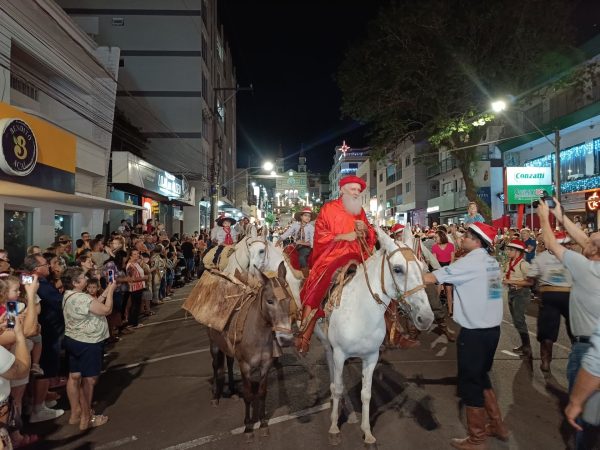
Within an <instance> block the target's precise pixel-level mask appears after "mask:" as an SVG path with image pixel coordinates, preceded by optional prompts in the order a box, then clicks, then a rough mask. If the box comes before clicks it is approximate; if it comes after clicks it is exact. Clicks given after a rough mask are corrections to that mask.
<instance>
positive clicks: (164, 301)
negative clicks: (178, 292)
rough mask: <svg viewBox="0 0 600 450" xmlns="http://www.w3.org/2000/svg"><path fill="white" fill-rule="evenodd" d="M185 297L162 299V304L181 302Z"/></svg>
mask: <svg viewBox="0 0 600 450" xmlns="http://www.w3.org/2000/svg"><path fill="white" fill-rule="evenodd" d="M186 298H187V297H181V298H172V299H170V300H163V304H165V303H174V302H182V301H183V300H185V299H186Z"/></svg>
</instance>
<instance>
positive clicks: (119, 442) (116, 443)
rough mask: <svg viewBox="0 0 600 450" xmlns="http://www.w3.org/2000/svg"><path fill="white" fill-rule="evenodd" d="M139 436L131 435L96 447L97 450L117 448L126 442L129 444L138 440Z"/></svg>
mask: <svg viewBox="0 0 600 450" xmlns="http://www.w3.org/2000/svg"><path fill="white" fill-rule="evenodd" d="M137 440H138V438H137V436H129V437H128V438H123V439H119V440H117V441H113V442H109V443H108V444H102V445H99V446H98V447H95V448H96V450H105V449H108V448H116V447H120V446H122V445H125V444H129V443H130V442H133V441H137Z"/></svg>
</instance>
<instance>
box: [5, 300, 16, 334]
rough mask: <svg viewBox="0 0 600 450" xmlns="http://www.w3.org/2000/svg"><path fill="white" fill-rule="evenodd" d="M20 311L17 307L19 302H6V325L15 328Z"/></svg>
mask: <svg viewBox="0 0 600 450" xmlns="http://www.w3.org/2000/svg"><path fill="white" fill-rule="evenodd" d="M18 314H19V311H18V309H17V302H6V327H7V328H14V327H15V322H16V320H17V315H18Z"/></svg>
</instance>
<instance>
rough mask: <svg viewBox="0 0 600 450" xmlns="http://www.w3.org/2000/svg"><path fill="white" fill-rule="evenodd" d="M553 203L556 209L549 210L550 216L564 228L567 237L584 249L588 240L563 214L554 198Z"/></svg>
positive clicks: (561, 208) (560, 206)
mask: <svg viewBox="0 0 600 450" xmlns="http://www.w3.org/2000/svg"><path fill="white" fill-rule="evenodd" d="M554 201H555V202H556V207H555V208H553V209H551V211H552V214H554V217H556V220H558V221H559V222H560V223H561V224H562V225H563V227H565V230H566V232H567V233H569V236H571V237H572V238H573V239H574V240H575V242H577V243H578V244H579V245H581V247H582V248H584V247H586V246H587V245H588V244H589V243H590V238H589V237H588V236H587V235H586V234H585V232H584V231H583V230H582V229H581V228H579V227H578V226H577V225H575V224H574V223H573V222H572V221H571V219H569V218H568V217H567V216H566V215H565V214H564V211H563V207H562V205H561V204H560V203H559V201H558V200H557V199H556V198H554ZM540 203H541V201H540Z"/></svg>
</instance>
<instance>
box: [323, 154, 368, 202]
mask: <svg viewBox="0 0 600 450" xmlns="http://www.w3.org/2000/svg"><path fill="white" fill-rule="evenodd" d="M368 159H369V149H367V148H351V147H349V146H347V145H346V143H345V142H344V144H343V145H339V146H337V147H336V148H335V154H334V155H333V166H332V167H331V170H330V171H329V188H330V194H329V199H330V200H334V199H336V198H338V197H339V196H340V180H341V179H342V178H343V177H345V176H346V175H356V172H357V171H358V167H359V166H360V165H361V164H362V163H363V162H365V161H366V160H368Z"/></svg>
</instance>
